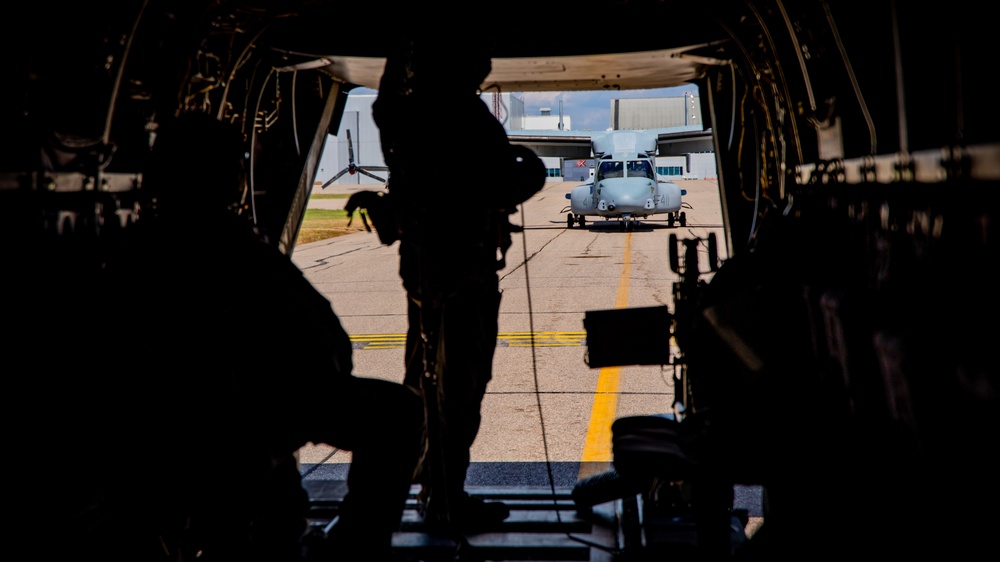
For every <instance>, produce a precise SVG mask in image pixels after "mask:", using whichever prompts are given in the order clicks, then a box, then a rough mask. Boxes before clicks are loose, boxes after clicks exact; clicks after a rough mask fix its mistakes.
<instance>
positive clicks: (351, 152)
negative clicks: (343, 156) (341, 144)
mask: <svg viewBox="0 0 1000 562" xmlns="http://www.w3.org/2000/svg"><path fill="white" fill-rule="evenodd" d="M347 161H348V162H349V163H351V164H353V163H354V145H353V144H351V130H350V129H347Z"/></svg>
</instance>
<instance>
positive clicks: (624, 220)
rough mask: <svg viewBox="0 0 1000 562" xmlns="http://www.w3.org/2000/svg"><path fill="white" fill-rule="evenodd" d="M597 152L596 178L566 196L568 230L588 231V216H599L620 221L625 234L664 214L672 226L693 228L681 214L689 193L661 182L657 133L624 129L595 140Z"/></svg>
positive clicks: (594, 138)
mask: <svg viewBox="0 0 1000 562" xmlns="http://www.w3.org/2000/svg"><path fill="white" fill-rule="evenodd" d="M592 150H593V157H594V170H593V173H592V175H591V176H590V178H589V179H588V180H586V181H585V182H584V183H582V184H580V185H578V186H576V187H575V188H573V190H572V191H571V192H569V193H567V194H566V198H567V199H569V200H570V210H569V213H568V214H567V216H566V226H567V227H568V228H573V225H574V224H577V225H579V226H581V227H583V226H585V225H586V223H587V216H598V217H602V218H605V219H617V220H618V221H619V228H620V229H621V230H623V231H624V230H631V229H633V228H634V227H635V221H636V219H640V218H645V217H649V216H652V215H656V214H664V213H665V214H667V222H668V225H669V226H671V227H673V226H674V225H675V224H676V223H678V222H679V223H680V225H681V226H685V225H686V224H687V218H686V216H685V214H684V211H682V210H681V205H682V203H681V196H682V195H685V194H686V190H683V189H681V188H680V187H679V186H678V185H677V184H675V183H673V182H670V181H666V180H661V179H659V178H658V177H657V174H656V153H657V135H656V133H655V132H652V131H627V130H619V131H610V132H607V133H605V134H601V135H595V136H594V137H593V139H592Z"/></svg>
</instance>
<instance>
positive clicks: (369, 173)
mask: <svg viewBox="0 0 1000 562" xmlns="http://www.w3.org/2000/svg"><path fill="white" fill-rule="evenodd" d="M358 172H360V173H362V174H364V175H366V176H368V177H370V178H374V179H377V180H378V181H380V182H382V183H386V179H385V178H380V177H378V176H376V175H375V174H373V173H371V172H369V171H368V170H365V169H364V168H358Z"/></svg>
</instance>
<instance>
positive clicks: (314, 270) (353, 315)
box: [292, 180, 759, 515]
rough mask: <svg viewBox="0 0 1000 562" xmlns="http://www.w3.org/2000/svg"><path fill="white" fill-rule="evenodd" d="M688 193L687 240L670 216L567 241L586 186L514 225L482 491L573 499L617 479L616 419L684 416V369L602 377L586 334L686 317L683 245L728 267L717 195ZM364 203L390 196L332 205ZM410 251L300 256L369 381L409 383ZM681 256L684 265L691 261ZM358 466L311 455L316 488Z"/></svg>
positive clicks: (355, 241)
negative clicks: (590, 358) (598, 477)
mask: <svg viewBox="0 0 1000 562" xmlns="http://www.w3.org/2000/svg"><path fill="white" fill-rule="evenodd" d="M677 183H678V185H680V186H681V188H682V189H685V190H687V194H686V195H685V196H684V197H683V201H684V202H685V204H686V207H687V208H685V209H684V211H685V213H686V217H687V225H686V226H685V227H680V226H674V227H669V226H668V223H667V218H666V215H657V216H656V217H655V218H650V219H646V220H641V221H640V223H639V224H638V225H637V227H636V228H635V230H634V231H630V232H621V231H620V230H619V229H618V226H617V221H602V220H599V217H588V221H587V225H586V226H585V227H584V228H580V227H578V226H575V227H573V228H567V226H566V211H567V210H568V209H567V206H568V204H569V201H568V200H567V199H566V197H565V195H566V194H567V193H569V191H570V190H571V189H572V188H573V187H575V186H576V185H579V182H575V181H574V182H549V183H547V184H546V186H545V187H544V188H543V189H542V190H541V191H540V192H539V193H538V194H536V195H535V196H534V197H532V198H531V199H530V200H529V201H527V202H526V203H524V204H523V205H521V207H520V210H519V213H517V214H515V215H513V216H512V217H511V220H512V222H514V223H515V224H519V225H522V226H523V227H524V233H523V234H515V235H514V244H513V246H512V247H511V248H510V250H509V252H508V254H507V267H506V268H504V269H503V270H502V271H500V279H501V281H500V285H501V290H502V292H503V297H502V301H501V310H500V316H499V325H500V338H499V340H500V341H499V342H498V347H497V350H496V356H495V360H494V367H495V368H494V377H493V380H492V381H491V383H490V385H489V388H488V390H487V395H486V398H485V400H484V402H483V406H482V412H483V423H482V427H481V430H480V433H479V437H478V438H477V440H476V442H475V444H474V445H473V449H472V460H473V465H474V466H473V468H470V477H469V480H468V483H469V485H470V486H476V485H504V484H514V485H529V486H547V485H548V474H549V473H550V471H549V470H548V469H554V473H555V474H556V475H557V477H558V478H559V482H558V483H557V485H561V486H566V485H572V483H573V482H575V481H576V480H577V479H578V478H581V477H585V476H588V475H591V474H596V473H599V472H603V471H604V470H606V469H607V468H609V467H610V462H611V460H612V456H611V442H610V424H611V423H612V422H613V421H614V419H617V418H618V417H623V416H630V415H644V414H655V413H664V412H669V411H671V409H672V405H673V401H674V371H673V367H672V366H670V365H664V366H660V365H653V366H648V365H642V366H622V367H614V368H600V369H598V368H590V367H589V366H588V365H587V351H588V349H587V345H586V332H585V330H584V326H583V320H584V318H585V316H586V314H587V312H588V311H591V310H605V309H615V308H633V307H648V306H658V305H666V306H667V307H668V309H669V310H670V311H673V310H674V303H673V284H674V282H676V281H679V277H678V275H677V274H675V273H674V272H673V271H671V270H670V267H669V252H668V248H669V240H670V235H671V234H673V235H676V236H677V238H679V239H688V238H699V239H702V240H704V239H705V238H706V237H707V236H708V234H709V233H715V235H716V236H717V237H718V241H719V244H718V247H719V251H720V253H721V255H720V256H719V257H720V259H725V257H726V255H725V248H726V245H725V243H724V242H723V238H722V218H721V217H722V213H721V205H720V203H719V195H718V185H717V183H716V182H715V181H712V180H679V181H677ZM476 188H477V186H476V182H475V181H469V182H468V189H476ZM360 189H372V190H379V189H384V187H383V186H382V185H381V184H370V185H360V186H358V185H351V186H337V185H332V186H330V187H329V188H328V189H327V190H324V191H322V192H324V193H332V192H339V193H345V194H347V193H351V192H354V191H357V190H360ZM344 201H346V198H344V199H332V200H319V199H317V200H313V201H310V203H309V205H310V206H323V207H327V208H329V207H334V208H336V207H335V206H336V205H338V204H339V205H340V206H341V207H342V205H343V202H344ZM397 251H398V248H397V245H396V244H392V245H388V246H386V245H383V244H381V243H380V242H379V241H378V237H377V235H376V234H375V233H374V232H371V233H369V232H364V231H361V232H357V233H352V234H348V235H344V236H339V237H336V238H331V239H327V240H322V241H318V242H313V243H309V244H303V245H301V246H298V247H297V248H296V249H295V251H294V253H293V256H292V259H293V261H294V262H295V263H296V264H297V265H298V266H299V267H300V268H301V269H302V270H303V272H304V273H305V275H306V277H307V278H308V279H309V280H310V281H311V282H312V283H313V284H314V285H315V286H316V287H317V288H319V290H320V291H321V292H322V293H323V294H324V295H325V296H326V297H327V298H328V299H329V300H330V302H331V304H332V306H333V308H334V310H335V311H336V313H337V315H338V316H339V317H340V319H341V322H342V323H343V324H344V327H345V329H346V330H347V332H348V333H349V334H350V335H351V338H352V342H353V343H354V361H355V374H357V375H359V376H371V377H377V378H385V379H388V380H394V381H402V378H403V365H404V358H403V341H404V334H405V333H406V297H405V293H404V291H403V288H402V284H401V281H400V278H399V274H398V266H399V257H398V253H397ZM679 251H680V252H681V255H683V247H681V248H679ZM698 253H699V260H700V266H699V269H700V270H702V271H708V251H707V244H706V243H704V242H702V243H701V244H700V245H699V252H698ZM525 256H527V258H528V259H525ZM703 278H704V279H705V280H709V279H710V274H706V275H705V276H703ZM663 345H670V342H669V341H664V342H663ZM672 350H673V352H675V353H676V349H673V348H672ZM335 407H336V399H335V397H331V408H335ZM387 415H390V413H387ZM349 459H350V455H349V453H346V452H344V451H335V450H332V449H331V448H329V447H326V446H308V447H306V448H304V449H303V450H302V451H301V452H300V460H301V462H302V463H303V465H304V466H309V467H310V470H314V471H315V474H314V475H313V476H314V477H338V476H342V475H343V474H345V470H346V465H345V464H344V463H347V462H349ZM323 475H326V476H323ZM758 499H759V498H758V497H756V496H753V494H752V493H751V495H750V496H749V497H748V499H746V500H745V502H744V503H747V504H748V505H749V507H751V508H756V506H757V504H758ZM758 511H759V509H758ZM751 515H754V513H753V512H752V513H751Z"/></svg>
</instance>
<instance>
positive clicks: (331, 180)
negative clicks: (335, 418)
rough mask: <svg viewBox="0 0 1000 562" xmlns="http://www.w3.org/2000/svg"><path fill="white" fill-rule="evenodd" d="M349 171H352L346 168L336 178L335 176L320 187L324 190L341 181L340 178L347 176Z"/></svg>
mask: <svg viewBox="0 0 1000 562" xmlns="http://www.w3.org/2000/svg"><path fill="white" fill-rule="evenodd" d="M348 171H350V168H344V169H343V170H341V171H339V172H337V174H336V175H335V176H333V177H332V178H330V179H328V180H326V183H324V184H323V185H322V186H320V189H323V188H325V187H326V186H328V185H330V184H331V183H333V182H335V181H337V180H338V179H340V176H342V175H344V174H346V173H347V172H348Z"/></svg>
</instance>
